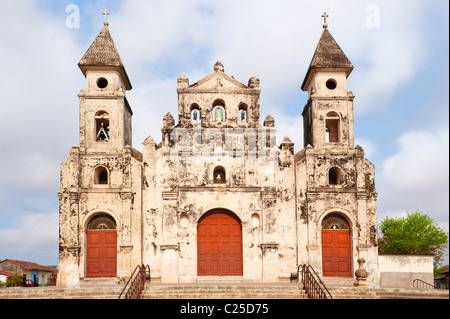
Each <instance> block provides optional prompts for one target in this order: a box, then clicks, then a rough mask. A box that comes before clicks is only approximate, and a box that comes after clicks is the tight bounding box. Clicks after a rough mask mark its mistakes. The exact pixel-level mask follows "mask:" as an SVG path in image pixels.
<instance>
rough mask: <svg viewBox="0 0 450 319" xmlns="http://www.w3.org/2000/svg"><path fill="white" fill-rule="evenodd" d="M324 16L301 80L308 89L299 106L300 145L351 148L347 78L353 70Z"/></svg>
mask: <svg viewBox="0 0 450 319" xmlns="http://www.w3.org/2000/svg"><path fill="white" fill-rule="evenodd" d="M322 17H324V18H325V23H324V25H323V28H324V30H323V32H322V36H321V37H320V41H319V44H318V45H317V48H316V51H315V53H314V56H313V58H312V61H311V64H310V66H309V68H308V71H307V73H306V76H305V79H304V81H303V84H302V90H303V91H306V92H308V103H307V104H306V106H305V108H304V110H303V113H302V115H303V127H304V144H305V145H304V146H305V147H306V146H308V145H311V146H312V147H319V148H333V149H336V148H341V149H342V148H344V149H345V148H350V149H352V148H354V129H353V99H354V96H353V94H352V92H350V91H347V83H346V82H347V78H348V76H349V75H350V73H351V72H352V70H353V65H352V64H351V63H350V61H349V59H348V58H347V56H346V55H345V54H344V52H343V51H342V50H341V48H340V47H339V45H338V44H337V43H336V41H335V40H334V38H333V37H332V35H331V34H330V32H329V31H328V24H327V23H326V18H327V17H328V16H327V15H326V14H324V15H323V16H322Z"/></svg>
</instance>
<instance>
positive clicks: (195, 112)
mask: <svg viewBox="0 0 450 319" xmlns="http://www.w3.org/2000/svg"><path fill="white" fill-rule="evenodd" d="M191 122H200V110H199V108H198V106H197V105H194V106H192V108H191Z"/></svg>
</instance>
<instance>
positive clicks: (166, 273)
mask: <svg viewBox="0 0 450 319" xmlns="http://www.w3.org/2000/svg"><path fill="white" fill-rule="evenodd" d="M162 198H163V220H162V224H163V225H162V226H163V228H162V234H163V236H162V238H164V243H163V244H162V245H161V246H160V249H161V281H162V282H163V283H177V282H178V251H179V250H180V245H179V244H178V224H177V219H178V216H177V207H178V206H177V201H178V192H163V193H162Z"/></svg>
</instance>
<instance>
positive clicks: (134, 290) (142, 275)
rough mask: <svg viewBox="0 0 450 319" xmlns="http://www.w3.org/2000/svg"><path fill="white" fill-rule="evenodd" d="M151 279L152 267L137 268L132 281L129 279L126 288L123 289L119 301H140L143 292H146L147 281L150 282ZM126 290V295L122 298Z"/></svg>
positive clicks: (142, 266)
mask: <svg viewBox="0 0 450 319" xmlns="http://www.w3.org/2000/svg"><path fill="white" fill-rule="evenodd" d="M147 272H148V275H147ZM150 278H151V277H150V266H148V265H147V266H144V265H138V266H136V268H135V269H134V271H133V274H132V275H131V277H130V279H128V281H127V283H126V284H125V287H123V289H122V292H121V293H120V295H119V299H139V298H140V297H141V293H142V291H143V290H144V286H145V282H146V281H147V280H150ZM127 287H128V289H127ZM125 290H126V293H125V295H124V298H122V295H123V294H124V292H125Z"/></svg>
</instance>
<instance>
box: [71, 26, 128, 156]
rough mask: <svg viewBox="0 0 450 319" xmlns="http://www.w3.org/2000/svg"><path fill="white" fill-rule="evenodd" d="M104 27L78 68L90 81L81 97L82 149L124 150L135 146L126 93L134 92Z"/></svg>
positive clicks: (108, 33)
mask: <svg viewBox="0 0 450 319" xmlns="http://www.w3.org/2000/svg"><path fill="white" fill-rule="evenodd" d="M108 26H109V23H108V22H107V21H106V20H105V23H104V27H103V29H102V31H101V32H100V34H99V35H98V36H97V38H96V39H95V41H94V42H93V43H92V45H91V46H90V48H89V49H88V50H87V52H86V53H85V54H84V56H83V57H82V59H81V60H80V62H79V63H78V66H79V67H80V69H81V71H82V72H83V74H84V76H85V77H86V80H87V88H86V90H82V91H81V92H80V94H79V98H80V147H81V148H82V149H85V150H87V151H94V152H97V151H99V150H100V149H101V150H116V151H117V150H121V149H122V148H123V147H124V146H126V145H130V146H131V141H132V140H131V117H132V115H133V112H132V110H131V107H130V105H129V104H128V101H127V99H126V95H125V92H126V91H128V90H131V89H132V86H131V82H130V79H129V78H128V75H127V72H126V70H125V67H124V65H123V63H122V59H121V58H120V55H119V53H118V51H117V48H116V45H115V44H114V41H113V39H112V37H111V33H110V32H109V28H108Z"/></svg>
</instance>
